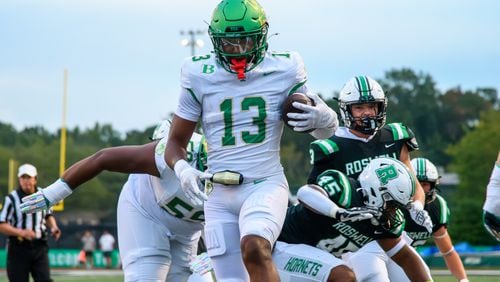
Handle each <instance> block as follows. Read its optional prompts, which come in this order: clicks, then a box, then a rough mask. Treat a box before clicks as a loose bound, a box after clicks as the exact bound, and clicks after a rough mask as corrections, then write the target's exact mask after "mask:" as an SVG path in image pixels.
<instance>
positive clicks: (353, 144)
mask: <svg viewBox="0 0 500 282" xmlns="http://www.w3.org/2000/svg"><path fill="white" fill-rule="evenodd" d="M338 102H339V108H340V115H341V120H342V121H343V123H344V126H340V127H339V128H338V130H337V131H335V135H333V136H331V137H330V138H328V139H324V140H317V141H314V142H312V143H311V145H310V150H309V151H310V155H311V165H312V170H311V172H310V174H309V178H308V183H315V181H316V179H317V176H318V175H319V174H321V173H322V172H323V171H325V170H327V169H336V170H339V171H341V172H343V173H345V174H347V176H349V177H353V178H357V177H358V175H359V174H360V173H361V171H362V170H363V168H364V167H365V166H366V165H368V163H369V162H370V160H372V159H374V158H377V157H381V156H385V157H391V158H394V159H398V160H400V161H402V162H403V163H404V164H405V165H406V166H407V167H408V168H411V164H410V153H409V152H410V151H412V150H417V149H418V144H417V141H416V139H415V135H414V134H413V132H412V131H411V130H410V128H408V127H406V126H405V125H403V124H401V123H390V124H387V125H386V124H385V121H386V110H387V98H386V97H385V94H384V91H383V89H382V87H381V86H380V84H378V82H377V81H375V80H374V79H372V78H370V77H368V76H356V77H353V78H351V79H349V80H348V81H347V83H346V84H345V85H344V87H343V88H342V90H341V91H340V94H339V99H338ZM424 200H425V195H424V192H423V190H422V187H421V186H420V184H418V183H417V190H416V193H415V197H414V201H412V204H411V209H410V214H411V216H412V218H413V219H414V220H415V221H416V222H418V223H419V224H420V225H423V226H425V227H426V228H427V229H428V230H429V231H431V229H432V222H431V220H430V218H429V215H428V214H427V212H425V211H424V209H423V208H424Z"/></svg>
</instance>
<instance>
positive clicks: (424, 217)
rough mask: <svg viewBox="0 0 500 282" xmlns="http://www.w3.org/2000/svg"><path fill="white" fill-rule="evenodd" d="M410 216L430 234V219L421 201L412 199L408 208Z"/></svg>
mask: <svg viewBox="0 0 500 282" xmlns="http://www.w3.org/2000/svg"><path fill="white" fill-rule="evenodd" d="M409 212H410V216H411V218H412V219H413V221H415V222H416V223H417V224H418V225H421V226H423V227H425V229H427V232H429V233H431V234H432V220H431V217H430V216H429V214H428V213H427V211H426V210H424V207H423V205H422V203H421V202H419V201H413V202H411V204H410V208H409Z"/></svg>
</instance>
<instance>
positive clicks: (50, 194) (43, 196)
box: [19, 179, 73, 213]
mask: <svg viewBox="0 0 500 282" xmlns="http://www.w3.org/2000/svg"><path fill="white" fill-rule="evenodd" d="M72 192H73V190H71V188H69V186H68V184H66V182H64V181H62V180H61V179H59V180H57V181H56V182H54V183H53V184H51V185H50V186H48V187H47V188H45V189H41V190H39V191H38V192H36V193H33V194H31V195H28V196H26V197H24V198H23V199H22V203H21V205H19V208H20V209H21V212H23V213H35V212H37V211H41V210H48V209H49V208H50V207H52V206H53V205H55V204H56V203H58V202H59V201H61V200H62V199H64V198H66V197H67V196H69V195H71V193H72Z"/></svg>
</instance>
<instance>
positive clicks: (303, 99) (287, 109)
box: [281, 93, 314, 132]
mask: <svg viewBox="0 0 500 282" xmlns="http://www.w3.org/2000/svg"><path fill="white" fill-rule="evenodd" d="M293 102H299V103H302V104H307V105H310V106H314V101H313V100H312V99H311V98H309V97H307V96H306V94H303V93H293V94H292V95H290V96H288V97H287V98H286V100H285V102H283V106H282V108H281V116H282V118H283V121H284V122H285V125H286V126H288V127H289V128H290V129H293V128H292V127H291V126H289V125H288V121H289V120H293V119H290V118H288V116H287V114H288V113H302V110H299V109H297V108H295V107H294V106H293V105H292V103H293ZM311 131H312V129H311V130H308V131H304V132H311Z"/></svg>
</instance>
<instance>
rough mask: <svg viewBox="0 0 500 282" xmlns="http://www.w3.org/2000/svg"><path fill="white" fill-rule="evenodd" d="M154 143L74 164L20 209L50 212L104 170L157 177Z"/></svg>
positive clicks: (108, 151) (106, 151)
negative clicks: (50, 209)
mask: <svg viewBox="0 0 500 282" xmlns="http://www.w3.org/2000/svg"><path fill="white" fill-rule="evenodd" d="M155 146H156V142H152V143H149V144H146V145H141V146H121V147H111V148H106V149H102V150H100V151H98V152H97V153H95V154H93V155H91V156H89V157H87V158H85V159H83V160H80V161H78V162H77V163H75V164H74V165H72V166H71V167H70V168H68V169H67V170H66V171H65V172H64V173H63V175H62V176H61V178H60V179H58V180H56V181H55V182H54V183H52V184H51V185H49V186H48V187H47V188H44V189H41V190H40V191H38V192H36V193H33V194H31V195H29V196H26V197H24V198H23V199H22V201H23V203H21V205H20V209H21V211H22V212H25V213H33V212H36V211H39V210H44V209H48V208H50V207H51V206H52V205H54V204H55V203H57V202H59V201H61V200H63V199H65V198H66V197H68V196H69V195H71V193H72V192H73V190H74V189H76V188H77V187H78V186H80V185H81V184H83V183H85V182H87V181H89V180H91V179H92V178H94V177H95V176H97V175H98V174H99V173H101V172H102V171H104V170H108V171H113V172H122V173H148V174H151V175H154V176H159V175H160V174H159V172H158V169H157V168H156V163H155V159H154V148H155Z"/></svg>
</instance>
